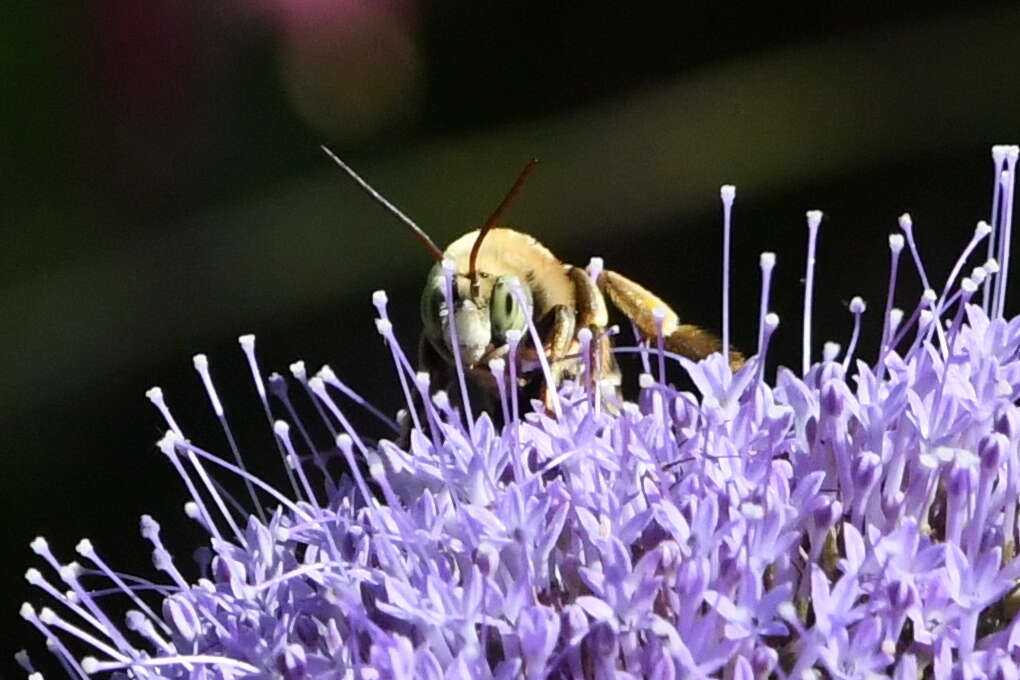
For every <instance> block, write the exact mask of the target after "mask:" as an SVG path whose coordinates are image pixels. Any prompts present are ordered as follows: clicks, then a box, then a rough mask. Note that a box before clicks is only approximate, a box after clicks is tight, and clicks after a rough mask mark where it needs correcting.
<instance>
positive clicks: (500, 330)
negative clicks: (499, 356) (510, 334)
mask: <svg viewBox="0 0 1020 680" xmlns="http://www.w3.org/2000/svg"><path fill="white" fill-rule="evenodd" d="M522 291H523V292H524V293H525V297H526V298H527V297H528V296H527V289H522ZM489 316H490V325H491V327H492V337H493V339H494V340H495V341H497V342H502V341H503V339H504V338H505V337H506V332H507V331H510V330H518V331H522V330H524V328H525V326H526V325H527V318H526V317H525V311H524V310H523V309H522V308H521V305H520V304H518V302H517V299H516V298H515V297H514V294H513V292H511V290H510V283H509V281H507V280H506V279H504V278H503V277H500V278H498V279H496V283H495V284H494V285H493V287H492V299H491V300H489Z"/></svg>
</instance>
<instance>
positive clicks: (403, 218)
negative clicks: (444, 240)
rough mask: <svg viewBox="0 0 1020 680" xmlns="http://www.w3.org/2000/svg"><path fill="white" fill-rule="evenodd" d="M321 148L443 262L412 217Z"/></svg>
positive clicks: (436, 258) (328, 151) (435, 257)
mask: <svg viewBox="0 0 1020 680" xmlns="http://www.w3.org/2000/svg"><path fill="white" fill-rule="evenodd" d="M319 148H321V149H322V150H323V151H324V152H325V153H326V155H327V156H329V157H330V158H332V159H333V162H334V163H336V164H337V165H339V166H340V169H341V170H343V171H344V172H346V173H347V175H348V176H349V177H350V178H351V179H353V180H354V182H355V183H356V184H357V185H358V186H359V187H361V188H362V189H364V191H365V193H366V194H368V195H369V196H370V197H371V198H372V200H374V201H375V202H376V203H378V204H379V205H381V206H382V207H383V208H385V209H386V210H387V211H389V213H390V214H391V215H393V216H394V217H396V218H397V219H398V220H400V222H401V223H403V225H404V226H405V227H407V228H408V229H410V230H411V233H412V234H414V235H415V236H417V237H418V240H419V241H421V243H422V245H424V246H425V249H426V250H428V251H429V255H431V256H432V257H433V258H434V259H435V260H436V262H442V261H443V251H442V250H440V249H439V247H438V246H437V245H436V244H435V243H434V242H433V241H432V239H430V238H429V235H428V234H426V233H425V231H424V230H423V229H422V228H421V227H419V226H418V225H417V224H415V223H414V220H412V219H411V218H410V217H408V216H407V215H405V214H404V213H403V212H401V211H400V208H398V207H397V206H395V205H393V204H392V203H390V202H389V201H388V200H386V198H384V197H383V195H382V194H380V193H379V192H378V191H376V190H375V189H373V188H372V187H371V185H370V184H369V183H368V182H366V181H365V180H363V179H361V176H360V175H358V173H356V172H354V170H352V169H351V167H350V166H348V165H347V164H346V163H344V162H343V161H342V160H340V158H339V156H337V155H336V154H335V153H333V152H332V151H330V150H329V148H328V147H327V146H326V145H325V144H320V145H319Z"/></svg>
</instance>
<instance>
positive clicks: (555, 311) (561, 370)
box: [541, 305, 575, 411]
mask: <svg viewBox="0 0 1020 680" xmlns="http://www.w3.org/2000/svg"><path fill="white" fill-rule="evenodd" d="M548 313H549V315H550V316H551V317H552V318H551V321H552V327H551V328H550V329H549V332H548V334H547V335H546V336H545V341H544V343H543V344H544V345H545V347H544V349H545V355H546V358H547V359H548V360H549V372H550V373H551V378H552V384H551V385H543V386H542V390H541V399H542V403H543V404H545V407H546V409H548V410H549V411H552V410H553V408H552V393H553V392H554V391H555V390H558V389H559V387H560V384H561V383H562V382H563V378H564V375H565V374H568V373H569V367H568V366H567V362H566V361H565V357H567V356H568V355H569V354H570V351H571V349H572V348H573V345H574V328H575V319H574V317H575V313H574V310H573V309H571V308H570V307H567V306H566V305H556V306H555V307H553V308H552V309H551V310H549V312H548Z"/></svg>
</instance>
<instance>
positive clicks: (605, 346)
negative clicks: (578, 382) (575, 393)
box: [567, 265, 622, 392]
mask: <svg viewBox="0 0 1020 680" xmlns="http://www.w3.org/2000/svg"><path fill="white" fill-rule="evenodd" d="M567 275H568V276H569V277H570V280H571V282H572V283H573V284H574V299H575V301H576V305H577V321H576V325H577V328H578V329H580V328H587V329H588V330H590V331H591V334H592V338H593V339H594V342H595V347H594V349H593V356H592V357H591V362H592V374H591V375H586V376H584V380H585V381H586V382H587V384H588V389H589V390H590V391H592V392H594V391H595V389H596V387H597V385H598V383H599V382H602V381H607V380H608V381H609V383H610V384H612V385H614V386H615V387H616V388H617V392H619V387H620V383H621V382H622V376H621V375H620V365H619V364H618V363H617V362H616V357H615V356H614V355H613V347H612V343H611V342H610V339H609V336H608V335H606V333H605V329H606V326H607V325H608V324H609V310H608V309H606V300H605V297H603V295H602V293H600V292H599V289H598V288H597V287H596V285H595V282H594V281H592V279H591V277H590V276H588V272H586V271H585V270H584V268H582V267H574V266H571V265H567ZM578 349H580V346H578ZM583 372H584V359H583V358H582V359H581V360H580V361H579V362H578V367H577V373H578V374H581V373H583Z"/></svg>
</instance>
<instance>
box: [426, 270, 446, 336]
mask: <svg viewBox="0 0 1020 680" xmlns="http://www.w3.org/2000/svg"><path fill="white" fill-rule="evenodd" d="M445 302H446V300H445V297H444V296H443V278H442V275H439V276H430V277H429V279H428V283H427V284H426V285H425V290H424V291H422V294H421V321H422V325H423V326H424V330H425V334H426V336H427V337H429V338H432V339H435V340H439V339H440V338H442V337H443V319H442V317H443V316H444V312H445V311H446V310H445V308H444V307H445V305H444V303H445ZM440 344H442V343H441V342H440Z"/></svg>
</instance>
